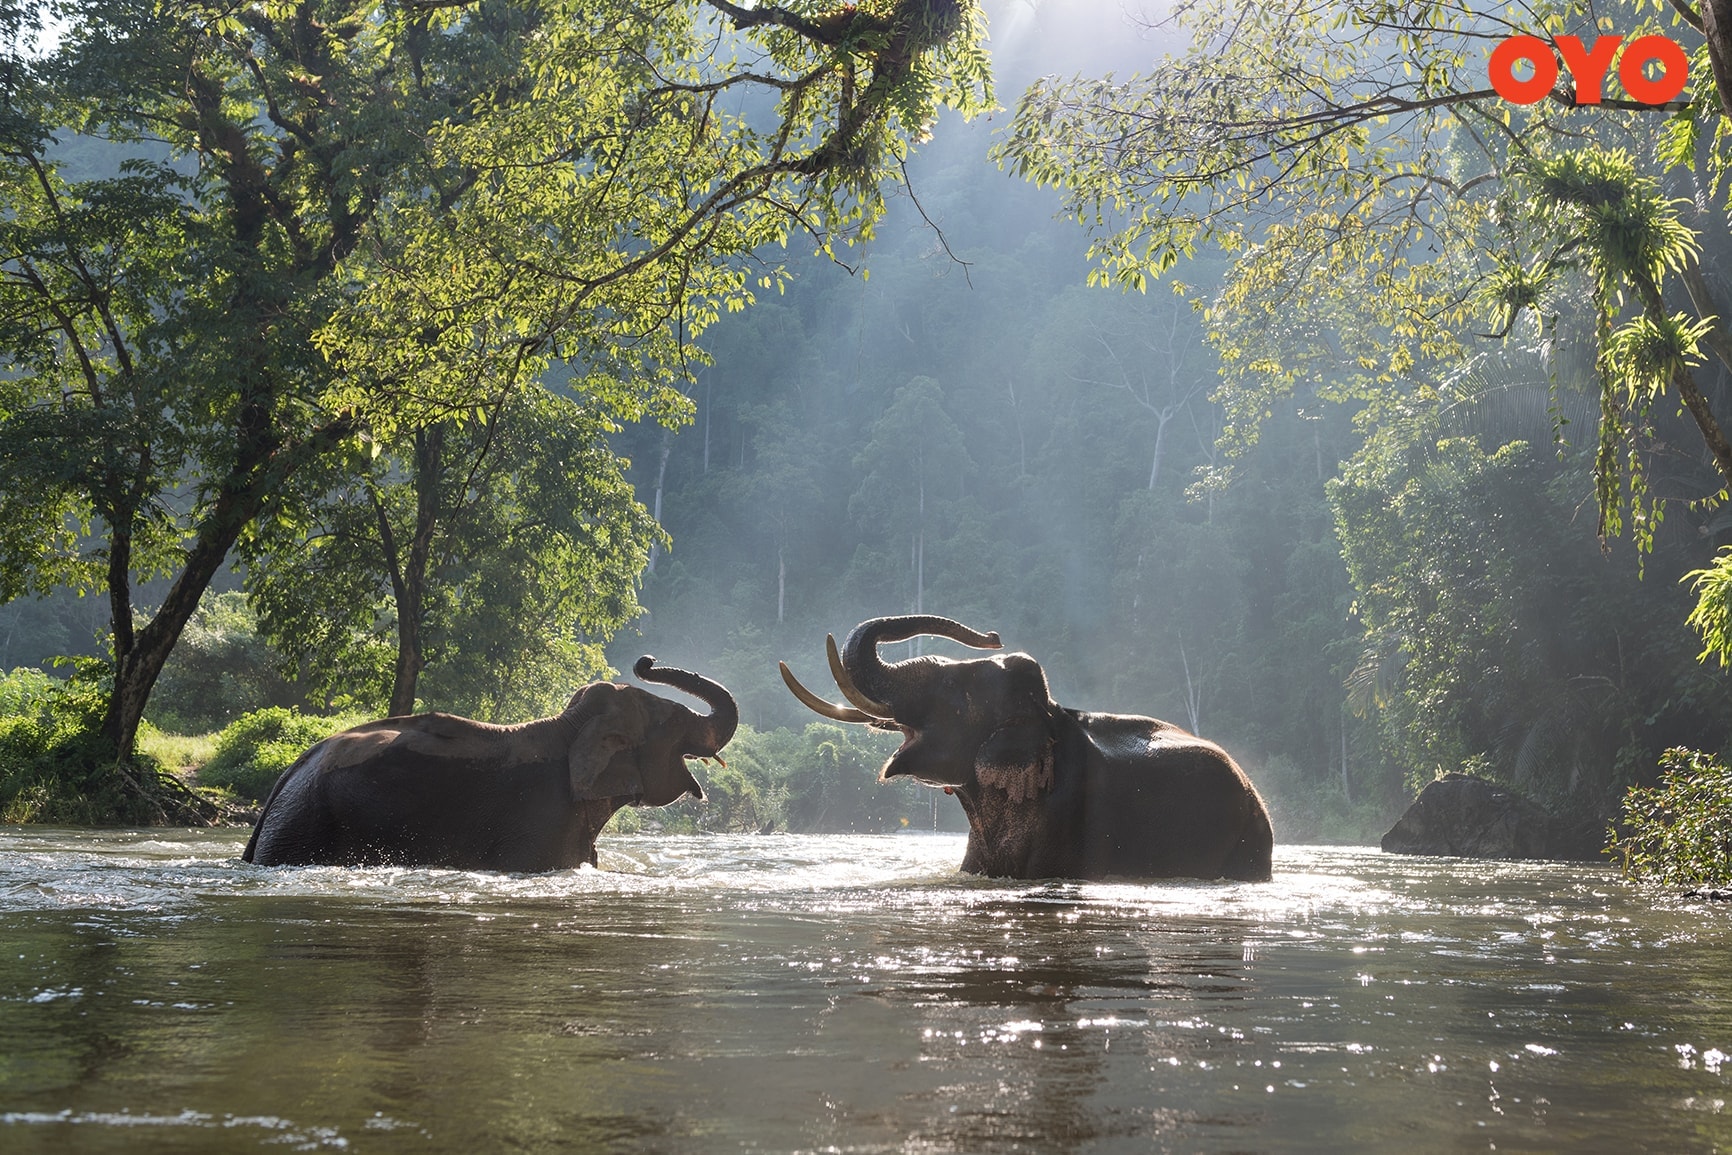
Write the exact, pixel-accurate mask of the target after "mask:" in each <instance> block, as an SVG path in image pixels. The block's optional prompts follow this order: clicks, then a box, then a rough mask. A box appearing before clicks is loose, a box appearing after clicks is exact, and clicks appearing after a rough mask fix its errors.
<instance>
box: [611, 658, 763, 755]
mask: <svg viewBox="0 0 1732 1155" xmlns="http://www.w3.org/2000/svg"><path fill="white" fill-rule="evenodd" d="M631 672H632V673H633V674H635V675H637V678H638V680H639V681H643V682H659V683H661V684H662V685H664V686H672V687H673V688H674V689H676V690H679V691H680V692H682V693H686V694H690V695H691V696H692V697H694V698H697V699H698V700H700V701H702V702H703V703H704V704H706V705H707V706H709V708H710V713H709V716H708V717H706V718H702V719H700V720H701V721H702V722H703V723H704V724H703V725H700V726H697V727H695V728H694V730H693V742H694V748H693V749H690V750H687V751H686V753H688V754H690V755H692V756H693V757H696V758H713V757H715V756H716V754H717V752H719V751H720V750H721V748H722V747H723V746H726V745H727V744H728V741H729V740H730V739H731V738H733V736H734V730H735V728H736V727H738V726H739V724H740V707H739V704H738V703H737V702H735V701H734V696H733V695H732V694H730V693H728V689H727V687H726V686H724V685H722V684H721V683H720V682H712V681H711V680H710V679H708V678H706V677H704V676H703V675H702V674H695V673H693V672H692V671H690V670H681V669H678V668H676V667H673V666H657V665H656V664H655V659H654V658H652V657H651V656H650V655H648V654H645V655H644V656H643V657H641V658H639V659H638V660H637V664H636V665H634V666H633V667H632V671H631Z"/></svg>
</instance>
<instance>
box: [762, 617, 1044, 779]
mask: <svg viewBox="0 0 1732 1155" xmlns="http://www.w3.org/2000/svg"><path fill="white" fill-rule="evenodd" d="M922 634H931V635H934V636H937V637H944V638H950V639H952V640H954V641H958V642H961V643H963V644H964V645H968V646H973V647H975V648H976V649H982V650H996V649H999V648H1000V646H1001V645H1002V643H1001V642H1000V641H999V638H998V635H997V634H996V633H992V634H982V633H977V632H976V631H974V630H971V629H969V628H968V627H967V626H964V625H962V624H961V623H959V622H954V621H951V620H950V619H949V618H941V617H936V616H933V615H929V614H912V615H903V616H899V617H885V618H874V619H872V620H871V621H868V622H862V623H861V624H860V625H859V626H856V627H855V628H854V630H853V632H851V633H850V634H849V635H848V639H847V641H845V642H844V643H843V645H842V650H841V652H840V654H838V652H837V649H836V640H835V638H834V637H833V636H832V637H828V638H826V639H825V641H826V646H827V649H828V652H829V658H830V670H831V673H832V674H833V675H834V677H835V679H836V685H837V686H838V687H839V688H840V689H841V691H842V694H843V696H844V697H845V698H847V700H848V702H849V703H851V705H846V706H845V705H839V704H836V703H833V702H828V701H826V700H825V699H823V698H821V697H819V696H818V695H816V694H814V693H812V692H811V691H810V690H808V689H806V688H805V687H804V686H802V685H801V684H800V683H799V682H798V681H797V680H796V679H795V678H794V675H793V673H792V672H791V671H790V670H789V669H788V666H787V663H786V662H784V663H782V664H781V669H782V678H783V680H784V681H786V682H787V684H788V688H789V689H790V690H792V691H793V692H794V696H795V697H797V698H799V699H800V701H801V702H803V703H805V704H806V706H808V707H809V708H810V709H812V710H814V711H816V712H817V713H819V714H822V715H823V716H824V717H826V718H833V719H835V720H836V721H839V722H860V723H864V724H866V725H868V726H872V727H875V728H877V729H880V730H899V731H901V733H902V736H903V741H902V747H901V749H899V750H897V751H896V753H895V754H893V755H891V757H890V759H889V761H887V762H886V763H885V764H884V769H883V771H882V772H881V775H880V776H881V777H882V778H885V779H889V778H895V777H901V776H906V777H911V778H913V779H915V780H916V781H918V782H923V783H925V784H927V785H930V786H943V787H948V788H952V789H955V788H958V787H971V786H973V785H975V784H979V785H985V786H994V787H998V788H1000V789H1002V790H1004V791H1006V793H1007V794H1009V795H1010V797H1011V799H1012V800H1014V801H1018V802H1020V801H1021V800H1022V799H1024V798H1027V797H1033V796H1034V795H1036V794H1038V793H1040V792H1042V791H1044V790H1046V789H1047V788H1049V787H1050V786H1051V785H1052V773H1053V762H1052V747H1053V740H1054V735H1053V729H1052V720H1053V716H1054V713H1055V712H1056V711H1057V710H1058V706H1057V704H1056V703H1054V702H1053V700H1052V694H1051V691H1050V690H1049V689H1048V687H1047V682H1046V672H1045V671H1044V670H1042V669H1041V667H1040V663H1039V662H1036V661H1035V660H1034V659H1033V658H1031V657H1029V656H1028V655H1027V654H999V655H994V656H993V657H990V658H974V659H970V660H966V661H957V660H954V659H950V658H942V657H936V656H925V657H917V658H908V659H906V660H904V661H900V662H890V663H886V662H885V661H884V660H883V659H882V658H880V657H879V656H878V647H879V646H880V645H882V644H884V643H887V642H899V641H903V640H905V639H908V638H912V637H916V636H919V635H922Z"/></svg>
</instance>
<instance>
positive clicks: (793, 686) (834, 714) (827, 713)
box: [776, 662, 882, 723]
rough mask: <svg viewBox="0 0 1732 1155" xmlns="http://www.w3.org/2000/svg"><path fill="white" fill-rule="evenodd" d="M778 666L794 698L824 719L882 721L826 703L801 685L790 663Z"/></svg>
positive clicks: (857, 711)
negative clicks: (789, 666) (790, 667)
mask: <svg viewBox="0 0 1732 1155" xmlns="http://www.w3.org/2000/svg"><path fill="white" fill-rule="evenodd" d="M776 665H778V666H780V667H781V669H782V681H784V682H786V683H788V689H790V690H792V691H793V693H794V697H796V698H798V699H800V702H801V704H803V705H804V706H805V707H806V708H807V709H808V710H811V711H812V712H813V713H814V714H822V715H823V716H824V717H826V718H833V719H835V720H836V721H838V722H866V723H872V722H878V721H881V720H882V719H879V718H875V717H873V716H872V715H871V714H867V713H865V712H863V711H860V710H854V709H850V708H849V707H847V706H838V705H836V704H835V703H833V702H826V701H825V700H824V699H822V698H820V697H819V696H818V695H816V694H814V693H813V692H812V691H810V690H808V689H807V688H806V687H804V686H802V685H801V684H800V683H799V681H798V679H796V678H795V677H794V671H792V670H790V669H789V668H788V663H786V662H777V663H776Z"/></svg>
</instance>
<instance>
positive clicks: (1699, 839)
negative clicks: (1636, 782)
mask: <svg viewBox="0 0 1732 1155" xmlns="http://www.w3.org/2000/svg"><path fill="white" fill-rule="evenodd" d="M1660 768H1661V770H1660V781H1659V782H1658V783H1656V784H1655V785H1653V786H1632V787H1630V789H1629V792H1628V793H1626V794H1625V795H1624V812H1623V817H1622V821H1621V822H1619V823H1618V824H1616V825H1614V826H1613V827H1612V829H1611V830H1610V831H1609V832H1608V834H1607V842H1606V853H1607V854H1610V855H1614V856H1616V855H1621V856H1622V857H1623V860H1624V873H1625V874H1627V875H1629V876H1630V877H1632V878H1646V879H1651V880H1653V881H1655V882H1659V883H1663V884H1665V885H1667V886H1681V887H1690V888H1709V887H1725V886H1728V885H1732V771H1729V770H1727V768H1726V766H1725V764H1724V763H1722V762H1721V761H1720V759H1718V758H1716V757H1715V756H1714V755H1712V754H1704V753H1702V752H1701V751H1699V750H1686V749H1683V748H1681V747H1675V748H1673V749H1671V750H1668V751H1666V752H1665V754H1663V755H1661V757H1660Z"/></svg>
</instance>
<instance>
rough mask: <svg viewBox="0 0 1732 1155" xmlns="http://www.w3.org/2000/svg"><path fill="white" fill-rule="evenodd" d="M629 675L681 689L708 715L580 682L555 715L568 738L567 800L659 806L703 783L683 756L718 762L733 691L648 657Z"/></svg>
mask: <svg viewBox="0 0 1732 1155" xmlns="http://www.w3.org/2000/svg"><path fill="white" fill-rule="evenodd" d="M632 673H634V674H636V675H637V677H638V679H639V680H640V681H644V682H656V683H660V684H661V685H664V686H672V687H673V688H674V689H676V690H682V691H684V692H685V693H687V694H690V695H692V696H693V697H694V698H698V699H699V700H701V701H703V702H704V703H705V704H706V705H708V706H709V708H710V712H709V713H708V714H699V713H697V712H695V711H693V710H691V709H689V708H688V707H686V706H685V705H683V704H681V703H679V702H675V701H672V700H670V699H667V698H662V697H659V696H657V695H655V694H651V693H649V692H647V691H645V690H641V689H638V688H637V687H636V686H622V685H618V684H615V683H612V682H596V683H593V684H592V685H588V686H585V687H584V688H583V689H581V690H579V691H578V692H577V693H576V694H574V695H572V698H571V701H570V702H569V703H568V704H567V705H566V708H565V711H564V713H563V714H561V715H560V716H559V719H558V720H559V722H560V724H561V730H562V731H563V733H564V734H565V737H566V740H567V742H568V751H569V752H568V755H567V759H568V768H569V771H570V775H571V793H572V797H573V798H576V799H584V798H616V799H626V800H628V801H630V802H632V803H635V804H637V805H642V806H666V805H667V804H668V803H670V802H673V801H676V800H677V799H679V798H683V797H684V796H686V795H687V794H690V795H692V796H693V797H695V798H702V797H703V796H704V791H703V787H702V786H700V785H698V781H697V779H696V778H693V777H692V774H691V771H689V770H687V769H686V763H685V760H686V759H687V758H705V759H708V758H715V759H717V760H718V761H719V760H720V757H721V755H720V753H719V752H720V750H721V748H722V747H723V746H725V745H727V743H728V740H729V739H730V738H732V737H733V736H734V728H735V727H736V726H738V725H739V721H740V711H739V707H738V706H737V705H736V704H735V702H734V699H733V695H731V694H729V693H728V691H727V689H726V688H725V687H723V686H722V685H721V684H720V683H719V682H712V681H711V680H710V679H708V678H706V677H704V676H703V675H701V674H694V673H692V672H691V671H690V670H679V669H674V668H673V667H671V666H660V667H658V666H657V665H656V664H655V659H654V658H653V657H651V656H649V655H648V654H645V655H644V656H643V657H641V658H639V659H638V660H637V664H636V665H634V666H633V667H632Z"/></svg>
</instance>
